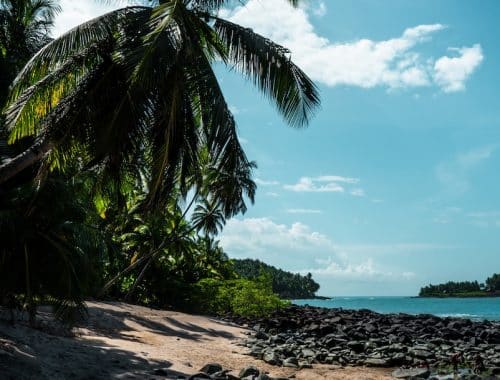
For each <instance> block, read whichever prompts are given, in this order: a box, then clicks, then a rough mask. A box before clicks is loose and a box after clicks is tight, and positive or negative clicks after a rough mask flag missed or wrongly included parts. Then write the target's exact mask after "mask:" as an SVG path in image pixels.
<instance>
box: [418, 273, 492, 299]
mask: <svg viewBox="0 0 500 380" xmlns="http://www.w3.org/2000/svg"><path fill="white" fill-rule="evenodd" d="M494 295H500V274H497V273H495V274H493V275H492V276H491V277H488V278H487V279H486V281H485V282H484V283H478V282H477V281H461V282H453V281H448V282H447V283H444V284H438V285H427V286H425V287H423V288H421V289H420V293H419V296H420V297H488V296H494Z"/></svg>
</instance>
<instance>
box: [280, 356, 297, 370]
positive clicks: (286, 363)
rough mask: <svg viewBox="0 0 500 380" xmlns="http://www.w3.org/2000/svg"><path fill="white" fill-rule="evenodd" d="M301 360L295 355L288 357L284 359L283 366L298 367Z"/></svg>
mask: <svg viewBox="0 0 500 380" xmlns="http://www.w3.org/2000/svg"><path fill="white" fill-rule="evenodd" d="M298 366H299V361H298V360H297V358H295V357H290V358H286V359H285V360H283V367H290V368H297V367H298Z"/></svg>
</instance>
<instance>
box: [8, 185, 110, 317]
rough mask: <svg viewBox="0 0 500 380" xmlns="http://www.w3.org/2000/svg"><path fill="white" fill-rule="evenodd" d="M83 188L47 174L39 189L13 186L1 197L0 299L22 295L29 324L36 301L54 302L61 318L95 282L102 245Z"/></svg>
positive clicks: (80, 302)
mask: <svg viewBox="0 0 500 380" xmlns="http://www.w3.org/2000/svg"><path fill="white" fill-rule="evenodd" d="M82 188H83V186H82V184H81V183H76V182H73V183H72V182H68V181H65V180H63V179H61V178H54V177H51V178H49V179H48V180H47V181H45V182H44V184H43V186H42V187H41V188H36V187H34V186H32V185H25V186H18V187H16V188H15V189H13V190H11V191H8V192H7V193H6V194H4V195H3V196H2V197H0V241H1V242H2V244H1V246H0V300H1V299H3V298H4V297H5V296H6V295H9V294H11V295H12V294H16V295H23V296H24V297H23V298H24V304H26V305H27V309H28V311H29V316H30V322H34V318H35V313H36V304H37V303H38V302H48V303H51V304H54V305H55V306H56V316H57V317H60V318H62V319H65V318H67V317H69V316H70V313H69V312H70V311H72V310H78V311H80V312H83V311H84V310H85V307H84V297H85V296H87V295H88V294H89V293H90V292H91V291H92V290H96V287H98V286H99V284H98V283H96V282H95V279H96V278H97V277H98V276H99V273H97V272H96V271H97V270H98V269H97V268H100V263H98V261H99V258H100V257H101V256H102V255H103V254H104V253H105V251H106V245H105V243H104V242H105V240H104V239H103V236H102V234H101V233H100V232H99V230H98V229H97V228H95V226H94V225H93V224H92V221H91V220H89V218H88V210H89V209H90V208H91V203H92V200H91V199H90V197H88V196H85V194H84V193H82ZM54 199H57V201H56V202H54Z"/></svg>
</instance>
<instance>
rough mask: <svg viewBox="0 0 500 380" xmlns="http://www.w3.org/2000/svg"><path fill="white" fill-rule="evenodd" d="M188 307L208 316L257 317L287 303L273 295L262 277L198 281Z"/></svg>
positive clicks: (264, 277)
mask: <svg viewBox="0 0 500 380" xmlns="http://www.w3.org/2000/svg"><path fill="white" fill-rule="evenodd" d="M191 304H192V306H194V307H195V310H197V311H199V312H204V313H209V314H219V315H221V314H226V313H232V314H235V315H240V316H247V317H259V316H265V315H268V314H270V313H272V312H273V311H276V310H278V309H281V308H284V307H285V306H287V305H288V302H287V301H283V300H282V299H280V298H279V296H278V295H277V294H275V293H273V291H272V286H271V279H270V278H269V277H268V276H261V277H259V278H257V279H255V280H246V279H237V280H216V279H204V280H201V281H199V282H198V283H197V284H196V285H195V286H194V287H193V300H192V302H191Z"/></svg>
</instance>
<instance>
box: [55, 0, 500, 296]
mask: <svg viewBox="0 0 500 380" xmlns="http://www.w3.org/2000/svg"><path fill="white" fill-rule="evenodd" d="M61 4H62V6H63V9H64V12H63V14H62V15H61V16H60V17H59V20H58V24H57V28H56V34H57V33H61V32H63V31H64V30H67V28H69V27H70V26H72V25H74V24H76V23H78V22H81V21H83V20H84V19H86V18H90V17H92V16H95V15H98V14H99V13H102V12H103V11H105V10H106V9H107V8H110V6H103V5H102V4H101V5H99V4H98V3H96V2H93V1H90V0H89V1H85V2H84V1H82V2H78V5H75V2H71V1H69V0H63V1H61ZM499 12H500V3H499V2H497V1H495V0H491V1H486V0H485V1H481V2H479V3H478V2H472V1H451V0H441V1H439V2H436V1H426V0H421V1H411V0H383V1H382V0H343V1H337V0H323V1H321V0H310V1H308V2H306V3H305V5H304V6H303V7H302V8H300V9H293V8H291V7H289V6H288V5H286V3H285V1H284V0H265V1H264V0H250V1H249V2H248V3H247V5H246V6H245V7H238V8H236V9H231V10H226V11H224V12H223V13H224V16H226V17H229V18H231V19H232V20H234V21H235V22H239V23H241V24H244V25H245V26H248V27H252V28H254V30H255V31H256V32H258V33H260V34H263V35H265V36H267V37H270V38H272V39H273V40H275V41H277V42H279V43H281V44H283V45H285V46H286V47H288V48H290V50H291V52H292V58H293V59H294V61H295V62H296V63H297V64H299V66H301V67H302V68H303V69H304V70H305V71H306V72H307V73H308V74H309V75H310V76H311V77H312V78H313V79H314V80H315V81H316V82H317V84H318V86H319V88H320V91H321V95H322V107H321V110H320V111H319V112H318V113H317V115H316V117H315V118H314V119H313V121H312V123H311V125H310V126H309V127H308V128H306V129H299V130H298V129H293V128H290V127H287V126H286V125H285V123H284V122H283V121H282V119H281V118H280V116H279V115H278V114H277V113H276V111H275V110H274V109H273V107H272V105H270V104H269V103H268V101H267V100H266V99H264V98H263V97H262V95H260V94H259V93H258V92H257V91H256V90H255V89H254V88H253V87H252V85H251V84H249V83H247V82H245V81H244V80H243V79H242V78H241V77H240V76H238V75H237V74H235V73H228V72H227V71H226V70H225V69H224V68H222V67H218V68H217V71H218V72H219V73H220V79H221V83H222V87H223V89H224V91H225V94H226V97H227V101H228V103H229V104H231V107H232V109H233V111H234V114H235V117H236V119H237V122H238V125H239V135H240V138H241V141H242V143H243V146H244V148H245V150H246V152H247V154H248V156H249V157H250V158H251V159H252V160H255V161H256V162H257V164H258V167H259V168H258V170H257V172H256V175H255V178H256V180H257V182H258V184H259V189H258V193H257V199H256V204H255V205H254V206H253V207H252V208H250V209H249V211H248V212H247V213H246V214H245V215H244V216H241V217H238V218H235V219H233V220H230V221H229V222H228V223H227V226H226V228H225V230H224V232H223V234H222V236H221V242H222V244H223V246H224V248H225V249H226V251H227V252H228V253H229V254H230V256H232V257H253V258H259V259H262V260H264V261H266V262H268V263H270V264H273V265H276V266H279V267H281V268H283V269H287V270H292V271H301V272H308V271H309V272H312V273H313V276H314V278H315V279H317V280H318V282H320V284H321V291H320V294H323V295H415V294H416V293H417V292H418V289H419V288H420V286H422V285H425V284H428V283H429V282H432V283H437V282H441V281H447V280H476V279H477V280H480V281H482V280H484V279H485V278H486V277H487V276H488V275H490V274H491V273H493V272H494V271H496V272H498V271H499V270H500V254H499V253H500V245H499V242H500V241H499V240H500V239H499V236H500V235H499V233H500V199H499V196H498V194H499V193H500V180H499V177H498V172H497V170H498V168H499V167H500V107H499V106H500V104H499V103H500V97H499V96H497V94H496V88H497V86H498V83H500V65H499V62H500V56H499V54H500V48H499V47H498V42H497V38H496V36H498V35H499V34H500V30H499V29H500V26H499V25H498V23H497V22H496V21H497V20H496V19H495V15H498V14H499Z"/></svg>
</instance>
